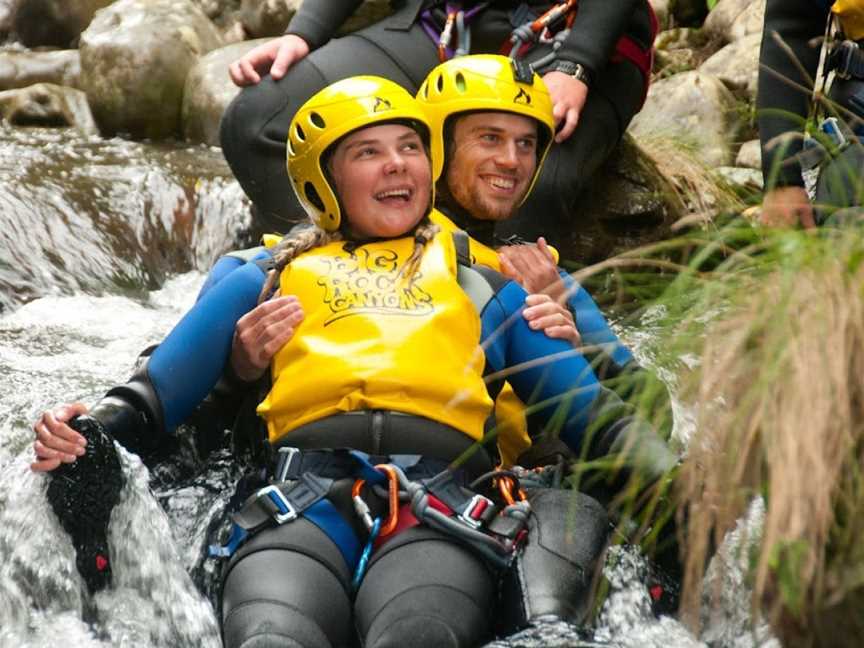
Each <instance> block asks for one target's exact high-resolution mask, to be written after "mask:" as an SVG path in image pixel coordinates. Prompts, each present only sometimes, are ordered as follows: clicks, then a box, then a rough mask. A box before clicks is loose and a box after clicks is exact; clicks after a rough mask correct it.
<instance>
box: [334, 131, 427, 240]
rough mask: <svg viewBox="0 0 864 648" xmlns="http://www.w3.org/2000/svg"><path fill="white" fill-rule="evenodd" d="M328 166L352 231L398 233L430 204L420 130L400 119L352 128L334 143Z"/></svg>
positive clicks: (379, 234) (382, 234)
mask: <svg viewBox="0 0 864 648" xmlns="http://www.w3.org/2000/svg"><path fill="white" fill-rule="evenodd" d="M329 171H330V174H331V175H332V177H333V183H334V185H335V187H334V189H335V191H336V195H338V196H339V200H340V202H341V204H342V209H343V215H344V216H345V217H346V218H347V221H348V225H349V227H350V228H351V231H352V232H353V233H354V234H355V235H357V236H360V237H368V238H379V237H380V238H395V237H398V236H402V235H403V234H405V233H407V232H409V231H411V230H412V229H413V228H414V227H415V226H416V225H417V223H419V222H420V221H421V220H422V218H423V216H425V215H426V213H427V211H428V210H429V202H430V199H431V195H432V170H431V167H430V164H429V158H428V156H427V155H426V150H425V148H424V147H423V140H421V138H420V135H418V134H417V132H416V131H415V130H413V129H412V128H409V127H408V126H405V125H403V124H384V125H381V126H371V127H369V128H364V129H362V130H358V131H355V132H353V133H351V134H350V135H348V136H347V137H345V138H344V139H343V140H342V141H341V142H339V143H338V144H337V145H336V149H335V151H334V152H333V156H332V157H331V158H330V162H329Z"/></svg>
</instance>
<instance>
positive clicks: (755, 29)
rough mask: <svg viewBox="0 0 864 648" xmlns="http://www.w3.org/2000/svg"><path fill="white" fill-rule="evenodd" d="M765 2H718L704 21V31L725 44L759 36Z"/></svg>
mask: <svg viewBox="0 0 864 648" xmlns="http://www.w3.org/2000/svg"><path fill="white" fill-rule="evenodd" d="M765 2H766V0H720V2H718V3H717V6H716V7H714V9H712V11H711V13H710V14H708V18H706V19H705V31H707V32H708V33H709V34H711V35H713V36H715V37H717V38H720V39H722V40H723V41H724V42H726V43H731V42H734V41H736V40H738V39H740V38H743V37H744V36H747V35H748V34H761V33H762V21H763V17H764V16H765Z"/></svg>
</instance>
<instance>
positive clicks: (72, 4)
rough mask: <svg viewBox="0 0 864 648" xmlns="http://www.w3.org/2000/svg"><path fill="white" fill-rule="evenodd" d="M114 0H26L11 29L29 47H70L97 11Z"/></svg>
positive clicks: (18, 10) (20, 5) (18, 9)
mask: <svg viewBox="0 0 864 648" xmlns="http://www.w3.org/2000/svg"><path fill="white" fill-rule="evenodd" d="M113 1H114V0H26V1H23V2H20V3H18V7H17V10H16V11H15V12H14V13H15V15H14V18H13V19H12V31H13V32H14V33H15V35H16V36H17V37H18V39H19V40H20V41H21V42H22V43H23V44H24V45H26V46H27V47H37V46H40V45H50V46H52V47H69V46H71V45H73V44H74V43H75V42H76V41H77V39H78V36H79V35H80V34H81V32H82V31H84V30H85V29H86V28H87V25H89V24H90V21H91V20H92V19H93V16H94V14H95V13H96V11H98V10H99V9H101V8H102V7H106V6H108V5H109V4H111V3H112V2H113Z"/></svg>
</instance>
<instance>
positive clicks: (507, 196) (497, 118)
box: [446, 112, 537, 221]
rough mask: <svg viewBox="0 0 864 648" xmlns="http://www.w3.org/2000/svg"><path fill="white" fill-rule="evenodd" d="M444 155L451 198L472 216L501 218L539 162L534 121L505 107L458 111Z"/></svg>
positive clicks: (511, 208) (510, 211)
mask: <svg viewBox="0 0 864 648" xmlns="http://www.w3.org/2000/svg"><path fill="white" fill-rule="evenodd" d="M448 158H449V159H448V160H447V173H446V181H447V186H448V188H449V190H450V194H451V195H452V196H453V198H455V199H456V201H457V202H458V203H459V204H460V205H462V207H464V208H465V209H466V210H467V211H468V213H469V214H471V216H473V217H474V218H478V219H481V220H496V221H497V220H505V219H507V218H510V216H512V215H513V212H514V211H515V210H516V208H517V207H518V206H519V205H520V204H521V203H522V199H523V198H524V197H525V193H526V192H527V191H528V188H529V187H530V185H531V180H532V179H533V177H534V171H535V170H536V168H537V123H536V122H535V121H534V120H533V119H531V118H530V117H524V116H522V115H514V114H512V113H503V112H481V113H472V114H469V115H464V116H462V117H458V118H457V120H456V122H455V124H454V126H453V135H452V143H451V145H450V146H449V147H448Z"/></svg>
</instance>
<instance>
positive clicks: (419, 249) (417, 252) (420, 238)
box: [397, 218, 441, 279]
mask: <svg viewBox="0 0 864 648" xmlns="http://www.w3.org/2000/svg"><path fill="white" fill-rule="evenodd" d="M440 231H441V228H440V227H438V226H437V225H435V224H434V223H432V222H431V221H430V220H429V219H428V218H424V219H423V220H422V221H420V223H418V225H417V228H416V229H415V230H414V250H413V251H412V252H411V256H410V257H408V260H407V261H406V262H405V265H403V266H402V268H401V269H400V270H399V274H398V275H397V279H398V278H401V277H403V276H407V277H411V276H412V275H413V274H414V273H415V272H417V268H418V266H419V265H420V260H421V259H422V258H423V251H424V250H425V248H426V244H427V243H429V242H430V241H431V240H432V239H433V238H435V235H436V234H437V233H438V232H440Z"/></svg>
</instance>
